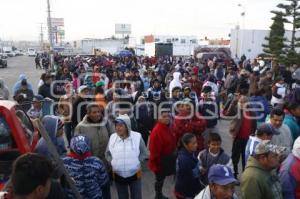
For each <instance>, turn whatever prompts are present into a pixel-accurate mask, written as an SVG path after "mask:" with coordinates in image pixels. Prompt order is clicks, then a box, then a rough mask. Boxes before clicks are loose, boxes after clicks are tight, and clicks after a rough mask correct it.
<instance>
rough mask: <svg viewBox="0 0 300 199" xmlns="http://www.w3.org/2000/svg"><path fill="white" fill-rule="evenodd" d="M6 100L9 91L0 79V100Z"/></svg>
mask: <svg viewBox="0 0 300 199" xmlns="http://www.w3.org/2000/svg"><path fill="white" fill-rule="evenodd" d="M1 99H2V100H8V99H9V91H8V88H7V87H6V86H5V84H4V81H3V80H2V79H0V100H1Z"/></svg>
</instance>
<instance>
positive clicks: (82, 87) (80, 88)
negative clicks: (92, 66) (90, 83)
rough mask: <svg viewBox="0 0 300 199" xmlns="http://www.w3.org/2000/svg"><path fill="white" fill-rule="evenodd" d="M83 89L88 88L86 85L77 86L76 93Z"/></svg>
mask: <svg viewBox="0 0 300 199" xmlns="http://www.w3.org/2000/svg"><path fill="white" fill-rule="evenodd" d="M84 89H88V87H87V86H86V85H83V86H80V87H79V88H78V93H81V92H82V91H83V90H84Z"/></svg>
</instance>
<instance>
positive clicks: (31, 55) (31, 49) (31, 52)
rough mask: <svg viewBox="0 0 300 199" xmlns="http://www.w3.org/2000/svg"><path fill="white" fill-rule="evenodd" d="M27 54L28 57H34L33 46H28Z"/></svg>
mask: <svg viewBox="0 0 300 199" xmlns="http://www.w3.org/2000/svg"><path fill="white" fill-rule="evenodd" d="M27 54H28V56H29V57H35V56H36V51H35V50H34V49H33V48H28V50H27Z"/></svg>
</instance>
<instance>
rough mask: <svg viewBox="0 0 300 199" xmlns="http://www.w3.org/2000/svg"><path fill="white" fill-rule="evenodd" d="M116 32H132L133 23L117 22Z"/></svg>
mask: <svg viewBox="0 0 300 199" xmlns="http://www.w3.org/2000/svg"><path fill="white" fill-rule="evenodd" d="M115 33H116V34H124V35H125V34H131V24H115Z"/></svg>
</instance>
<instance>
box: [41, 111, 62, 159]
mask: <svg viewBox="0 0 300 199" xmlns="http://www.w3.org/2000/svg"><path fill="white" fill-rule="evenodd" d="M58 121H59V117H57V116H54V115H46V116H45V117H44V118H43V120H42V123H43V125H44V127H45V129H46V131H47V133H48V135H49V137H50V139H51V141H52V143H53V144H54V145H55V147H56V150H57V152H58V154H59V155H60V156H63V155H64V154H65V153H66V152H67V150H66V148H65V142H64V138H63V137H62V136H60V137H56V134H57V130H58V123H59V122H58ZM36 152H37V153H39V154H42V155H45V156H47V157H52V156H51V154H50V151H49V148H48V144H47V142H46V141H45V139H44V138H41V139H40V140H39V141H38V144H37V147H36Z"/></svg>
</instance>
